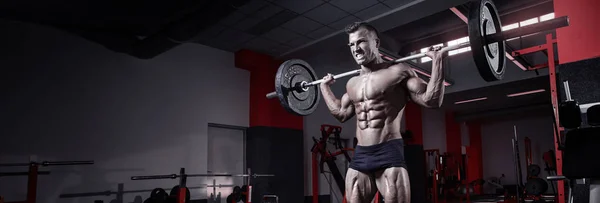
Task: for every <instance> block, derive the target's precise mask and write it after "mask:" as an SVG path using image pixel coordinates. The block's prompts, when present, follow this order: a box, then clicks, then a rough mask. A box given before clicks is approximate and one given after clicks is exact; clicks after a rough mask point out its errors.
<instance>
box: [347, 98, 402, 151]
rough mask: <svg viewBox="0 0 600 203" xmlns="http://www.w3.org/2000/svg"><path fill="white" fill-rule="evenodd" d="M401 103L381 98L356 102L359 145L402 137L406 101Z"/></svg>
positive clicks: (373, 143)
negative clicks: (393, 102)
mask: <svg viewBox="0 0 600 203" xmlns="http://www.w3.org/2000/svg"><path fill="white" fill-rule="evenodd" d="M395 103H396V102H395ZM399 103H401V105H398V103H396V104H392V103H391V102H390V101H386V100H384V99H383V98H380V99H371V100H367V101H365V102H362V101H360V102H357V103H356V104H355V107H356V111H355V112H356V117H357V118H356V122H357V123H356V138H357V139H358V145H361V146H369V145H375V144H380V143H383V142H386V141H389V140H393V139H400V138H402V135H401V133H400V127H401V124H402V114H403V113H404V103H405V102H399ZM397 106H401V108H398V107H397Z"/></svg>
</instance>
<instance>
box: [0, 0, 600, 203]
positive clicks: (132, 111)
mask: <svg viewBox="0 0 600 203" xmlns="http://www.w3.org/2000/svg"><path fill="white" fill-rule="evenodd" d="M9 2H10V3H9ZM482 3H483V5H492V4H493V5H494V7H493V8H492V7H491V6H490V7H486V8H487V9H488V10H490V11H491V12H490V13H486V12H487V11H485V9H483V10H481V8H482V7H479V6H480V5H482ZM66 5H68V6H66ZM599 7H600V5H598V1H595V0H580V1H578V3H577V4H573V3H571V2H570V1H568V0H553V1H546V0H525V1H523V0H502V1H499V0H496V1H490V0H481V1H469V0H445V1H419V0H361V1H342V0H305V1H296V0H238V1H221V2H219V1H209V0H206V1H177V2H160V3H157V2H143V3H142V2H129V1H111V2H93V3H92V2H87V1H83V2H82V1H77V2H75V1H52V2H48V1H27V3H18V2H15V1H4V2H0V8H2V11H3V12H0V13H2V14H1V16H2V18H0V27H2V29H1V30H2V32H0V36H1V37H0V44H1V46H0V66H1V67H3V72H2V74H0V75H2V79H1V80H0V81H2V85H1V86H2V90H3V91H2V93H3V94H2V95H3V97H2V98H3V99H1V100H0V103H1V104H2V105H1V107H2V111H0V112H2V113H0V120H1V121H2V122H1V123H2V127H1V128H0V129H2V130H1V131H0V134H1V135H2V136H1V138H0V143H2V147H0V203H5V202H27V203H36V202H82V203H83V202H88V203H91V202H94V203H104V202H105V203H128V202H136V203H141V202H144V203H152V202H155V203H159V202H160V203H164V202H177V203H184V202H221V203H225V202H228V203H230V202H255V203H259V202H283V203H324V202H331V203H343V202H350V203H353V202H351V201H345V200H344V196H345V195H344V189H345V184H344V181H345V178H346V177H347V172H348V170H349V166H350V163H351V161H352V160H354V159H355V158H356V157H355V156H354V152H355V148H357V144H359V141H358V139H357V136H356V135H357V131H360V128H359V127H360V126H361V125H362V124H357V121H358V119H359V116H355V115H354V114H352V117H350V118H349V119H347V120H344V119H346V118H347V117H344V116H341V117H340V116H339V115H338V117H339V118H341V119H340V120H344V122H340V120H338V119H336V117H335V116H334V115H332V113H331V112H330V110H329V109H330V108H331V107H328V105H327V104H326V99H325V96H323V94H322V93H323V91H322V90H321V89H320V88H319V87H320V84H316V83H315V84H311V85H308V86H295V85H296V84H302V82H306V83H305V84H308V83H310V82H313V81H317V80H320V79H322V78H323V77H324V76H326V75H327V74H334V75H336V74H343V73H348V74H344V75H342V76H339V77H336V78H335V82H334V83H333V84H331V85H330V88H331V90H332V92H333V94H334V95H335V96H336V98H338V99H341V98H342V96H343V95H344V94H345V93H347V92H348V93H349V94H348V97H347V98H349V99H352V98H354V97H356V94H354V93H355V92H359V91H348V89H347V87H349V86H350V87H351V89H352V86H351V85H348V86H347V84H348V81H350V79H351V78H352V77H354V76H356V75H357V74H360V73H361V71H359V68H360V66H359V65H357V60H358V61H360V57H361V54H355V53H354V54H353V52H352V50H355V49H356V48H357V47H360V48H362V49H366V48H365V47H364V46H365V44H361V43H352V42H349V41H350V37H349V35H348V34H346V33H345V28H346V26H347V25H349V24H351V23H354V22H359V21H364V22H368V23H370V24H371V25H373V26H374V27H375V28H376V29H377V30H378V35H377V36H378V37H379V38H378V39H379V40H378V41H376V42H378V43H375V44H374V46H373V47H375V48H374V49H373V50H376V51H378V53H379V54H373V55H369V54H362V55H368V56H364V57H370V56H374V57H380V58H381V60H382V61H384V62H391V61H395V62H396V63H402V64H404V65H406V66H402V67H407V68H406V70H409V71H411V72H414V73H415V74H416V76H417V77H419V78H420V79H422V80H423V83H422V84H424V85H422V87H425V86H426V85H427V84H428V82H430V81H434V82H435V81H436V80H432V79H431V78H434V77H435V75H438V74H437V73H440V74H439V75H443V80H441V81H442V82H443V84H444V91H443V93H444V94H443V95H442V96H443V97H440V100H439V101H441V102H440V103H439V104H440V105H439V106H436V105H432V103H431V101H429V102H423V103H422V104H421V105H419V104H417V103H418V102H408V103H407V104H406V106H405V107H404V108H403V111H402V113H403V114H404V115H403V116H402V117H401V119H402V120H401V121H400V122H397V123H398V124H397V126H394V128H396V129H400V133H401V134H402V139H403V145H404V149H403V150H404V151H403V155H404V161H405V162H406V165H407V167H406V169H407V171H408V174H409V175H408V176H409V179H410V191H411V202H418V203H442V202H447V203H449V202H516V197H513V196H512V195H513V194H516V193H517V191H519V194H520V197H522V198H523V199H526V200H527V202H533V200H538V199H540V198H541V197H544V198H545V199H546V202H559V203H564V202H565V200H564V199H562V198H555V197H556V196H562V197H565V198H566V197H567V196H568V193H567V191H568V190H569V187H567V186H565V185H564V182H565V181H563V180H559V181H553V180H548V177H550V176H560V175H565V176H568V177H565V178H567V179H570V178H571V177H573V174H584V175H583V176H584V177H585V178H591V177H590V175H589V174H588V173H587V171H593V170H592V169H595V168H594V167H595V166H593V164H592V165H589V168H590V169H589V170H587V171H585V172H583V171H578V170H577V169H578V168H586V167H587V166H588V163H595V162H594V161H593V160H592V158H590V157H591V156H585V154H584V155H581V154H575V153H571V154H569V153H566V151H564V150H563V144H564V143H565V142H564V139H565V137H566V134H567V133H570V132H573V133H576V134H582V135H583V136H581V137H584V138H586V139H587V138H589V136H585V135H589V134H593V132H595V131H593V130H594V129H596V128H595V127H594V126H595V125H598V124H599V122H597V120H598V117H594V115H595V114H593V113H586V111H587V110H588V109H590V112H594V111H597V110H595V109H594V107H593V106H594V105H597V104H599V103H598V102H600V92H599V91H597V90H598V89H600V82H598V81H599V80H598V78H600V71H599V69H598V68H595V67H598V63H600V58H599V57H598V56H600V48H599V47H600V39H599V38H598V37H597V33H598V32H597V29H595V28H594V27H593V26H590V25H593V24H594V23H596V21H594V19H599V18H600V14H598V12H596V10H597V9H595V8H599ZM494 11H495V12H494ZM476 12H479V13H483V14H485V15H483V16H482V15H470V14H473V13H476ZM496 12H497V14H498V15H497V16H495V15H492V13H493V14H495V13H496ZM488 14H489V15H488ZM495 17H497V18H495ZM480 18H489V19H487V21H485V22H486V23H489V24H485V26H490V25H494V26H496V27H495V30H496V31H497V33H499V31H502V33H503V34H502V35H500V34H497V35H494V36H499V37H498V38H496V39H501V40H500V41H499V44H500V46H499V47H500V48H502V47H504V50H502V49H495V48H496V47H494V45H492V46H487V41H489V40H490V39H492V37H491V35H493V34H491V33H489V32H492V31H491V28H490V27H485V26H484V24H477V22H480V23H481V22H484V21H483V20H486V19H483V20H482V19H480ZM490 19H492V20H490ZM469 21H471V24H468V22H469ZM484 28H485V29H484ZM483 30H485V32H486V34H485V35H486V36H480V35H481V33H482V32H483ZM477 33H479V34H477ZM488 35H489V36H488ZM486 40H487V41H486ZM483 41H486V42H483ZM479 42H480V43H484V44H486V46H485V47H484V46H483V45H482V46H478V43H479ZM467 43H468V45H467ZM502 44H504V46H502ZM349 45H350V46H349ZM456 46H460V47H456ZM431 47H438V48H442V47H443V48H446V49H448V47H451V48H453V49H452V50H446V49H444V50H445V51H448V52H445V53H446V54H445V55H444V56H443V57H444V58H443V60H442V62H441V63H436V62H435V61H436V60H435V59H433V58H435V57H433V58H432V57H427V56H425V55H424V53H425V52H427V50H428V49H429V48H431ZM489 47H491V48H490V49H486V48H489ZM367 48H368V47H367ZM369 53H370V52H369ZM353 57H355V58H353ZM496 57H497V58H496ZM355 59H356V60H355ZM434 64H441V69H439V68H432V67H434ZM436 67H440V66H436ZM438 69H439V70H440V71H437V70H438ZM498 70H502V71H498ZM558 73H560V74H558ZM383 75H384V76H388V77H392V76H391V74H383ZM373 77H376V76H373ZM298 78H300V79H298ZM434 79H435V78H434ZM290 80H291V81H290ZM356 81H358V80H356ZM365 81H366V80H365ZM390 81H391V80H390ZM374 82H375V83H374V84H381V83H383V82H385V80H381V79H380V78H379V79H377V78H376V80H374ZM434 82H432V84H434ZM355 84H362V83H360V82H357V83H355ZM369 84H371V83H369ZM401 84H403V83H401ZM440 84H442V83H440ZM297 87H303V88H305V89H307V90H303V89H302V88H297ZM361 87H362V86H361ZM374 87H376V86H374ZM407 88H408V87H407ZM429 89H431V88H429ZM407 90H408V89H407ZM289 92H292V93H291V94H287V93H289ZM352 92H353V93H352ZM373 92H377V91H373ZM379 92H385V91H383V90H381V91H379ZM269 93H271V94H270V97H269V98H266V97H265V96H266V95H267V94H269ZM361 94H362V93H361ZM364 94H367V93H364ZM365 97H368V94H367V96H365ZM418 98H427V97H425V96H424V97H415V98H412V101H414V100H418ZM431 98H433V97H431ZM344 101H345V100H344ZM340 103H341V100H340ZM367 103H368V102H367ZM356 105H358V103H356ZM365 105H366V104H365ZM427 105H429V106H427ZM340 108H341V107H340ZM596 108H597V107H596ZM553 109H556V110H557V111H553ZM559 109H560V112H561V113H559V112H558V110H559ZM346 112H349V111H346ZM355 113H356V112H355ZM369 115H371V114H369ZM588 117H589V119H588ZM555 123H558V126H556V125H555ZM363 124H364V123H363ZM370 124H372V123H370ZM386 125H387V124H386ZM389 125H391V124H389ZM589 129H592V130H589ZM588 130H589V132H588ZM556 132H558V133H556ZM590 132H592V133H590ZM557 134H560V135H561V136H562V137H559V138H557V136H556V135H557ZM369 139H372V138H369ZM369 139H367V141H369ZM589 139H590V140H592V139H593V138H589ZM371 141H372V140H371ZM360 142H366V141H365V140H364V139H361V141H360ZM572 143H573V142H572ZM578 143H580V144H581V145H582V146H581V147H580V148H582V149H590V150H591V149H595V148H594V147H586V146H587V145H585V144H586V143H596V142H593V141H589V140H588V141H586V140H584V139H583V138H581V140H579V142H578ZM573 148H576V147H571V149H573ZM564 149H565V150H566V149H569V146H564ZM581 153H583V152H581ZM590 153H592V152H590ZM573 157H580V158H579V159H577V161H572V162H569V163H577V164H571V165H565V164H563V160H567V159H569V158H573ZM390 160H391V159H385V160H384V161H390ZM355 163H356V162H355ZM565 163H567V162H565ZM581 165H585V166H586V167H580V166H581ZM555 178H558V177H555ZM580 178H581V177H580ZM517 185H519V187H516V186H517ZM183 194H185V198H183V196H184V195H183ZM467 194H468V195H467ZM378 195H380V194H378ZM467 196H468V201H467V200H466V199H467ZM388 199H389V198H388ZM384 201H385V199H374V200H373V202H376V203H378V202H384ZM581 201H583V202H585V201H584V200H581ZM538 202H540V201H539V200H538Z"/></svg>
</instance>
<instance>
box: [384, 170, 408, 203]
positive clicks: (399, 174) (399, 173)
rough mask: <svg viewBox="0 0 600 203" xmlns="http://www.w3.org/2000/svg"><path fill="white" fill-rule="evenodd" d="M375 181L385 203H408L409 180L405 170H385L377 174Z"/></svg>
mask: <svg viewBox="0 0 600 203" xmlns="http://www.w3.org/2000/svg"><path fill="white" fill-rule="evenodd" d="M375 179H376V180H375V182H376V183H377V188H378V189H379V193H381V195H382V196H383V199H384V201H385V203H410V180H409V178H408V171H407V170H406V169H405V168H402V167H392V168H387V169H385V170H382V171H379V172H377V173H376V174H375Z"/></svg>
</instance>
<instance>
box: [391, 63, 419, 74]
mask: <svg viewBox="0 0 600 203" xmlns="http://www.w3.org/2000/svg"><path fill="white" fill-rule="evenodd" d="M387 69H388V70H390V71H392V72H394V74H397V75H406V76H412V75H413V74H414V70H413V69H412V68H411V67H410V66H409V65H407V64H405V63H394V64H390V65H389V66H388V68H387Z"/></svg>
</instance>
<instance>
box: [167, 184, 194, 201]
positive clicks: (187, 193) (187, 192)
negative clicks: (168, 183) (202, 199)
mask: <svg viewBox="0 0 600 203" xmlns="http://www.w3.org/2000/svg"><path fill="white" fill-rule="evenodd" d="M169 196H171V197H173V198H174V199H175V200H176V199H178V198H179V185H175V186H174V187H173V188H172V189H171V192H169ZM190 199H191V195H190V189H189V188H187V187H186V188H185V202H186V203H187V202H190Z"/></svg>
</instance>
